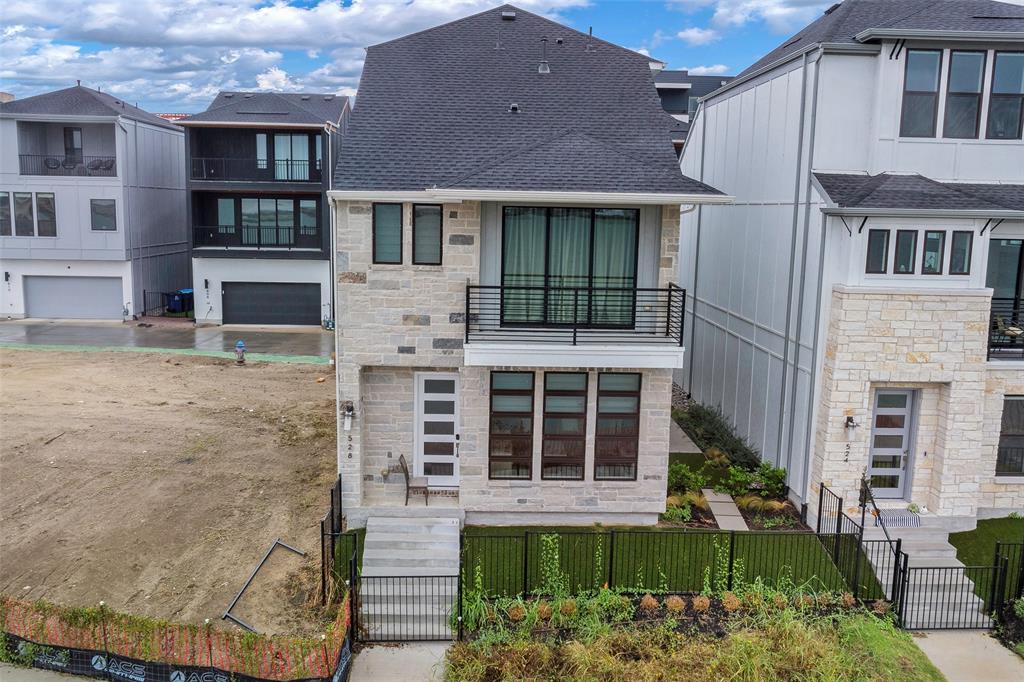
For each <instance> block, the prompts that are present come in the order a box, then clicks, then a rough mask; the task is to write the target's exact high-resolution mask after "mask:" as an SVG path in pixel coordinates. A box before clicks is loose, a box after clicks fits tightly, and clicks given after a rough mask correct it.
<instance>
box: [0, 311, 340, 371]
mask: <svg viewBox="0 0 1024 682" xmlns="http://www.w3.org/2000/svg"><path fill="white" fill-rule="evenodd" d="M149 323H150V322H149V319H145V321H144V322H137V321H136V322H124V323H122V322H75V321H62V320H5V321H2V322H0V346H7V347H15V348H31V347H37V348H39V349H41V350H45V349H47V348H51V347H60V349H61V350H75V349H77V350H170V351H178V352H185V353H196V354H203V355H207V354H210V355H220V354H223V353H230V354H232V356H233V354H234V350H235V342H236V341H238V340H239V339H242V340H243V341H245V345H246V349H247V352H248V353H250V354H257V355H265V356H281V357H294V356H302V357H308V358H320V359H321V361H323V362H326V361H327V359H328V358H329V357H330V355H331V352H332V351H333V350H334V335H333V333H332V332H328V331H324V330H322V329H319V328H316V327H310V328H299V327H282V328H275V327H259V326H250V325H228V326H223V327H195V326H194V325H193V324H192V323H191V322H188V321H186V320H173V321H171V320H168V321H163V320H160V319H159V318H157V320H156V321H155V322H153V323H152V326H140V324H149ZM254 359H256V358H254Z"/></svg>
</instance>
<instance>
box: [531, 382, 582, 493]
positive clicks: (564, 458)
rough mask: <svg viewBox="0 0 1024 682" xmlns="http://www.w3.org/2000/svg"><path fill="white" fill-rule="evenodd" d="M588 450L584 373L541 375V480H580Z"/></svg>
mask: <svg viewBox="0 0 1024 682" xmlns="http://www.w3.org/2000/svg"><path fill="white" fill-rule="evenodd" d="M586 449H587V373H586V372H547V373H546V374H545V375H544V442H543V446H542V448H541V478H545V479H569V480H583V466H584V458H585V456H586Z"/></svg>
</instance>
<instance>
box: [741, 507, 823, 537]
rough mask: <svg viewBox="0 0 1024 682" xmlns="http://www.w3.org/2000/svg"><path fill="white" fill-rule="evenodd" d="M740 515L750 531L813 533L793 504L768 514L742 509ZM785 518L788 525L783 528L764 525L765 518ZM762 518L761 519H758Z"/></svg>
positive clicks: (782, 526)
mask: <svg viewBox="0 0 1024 682" xmlns="http://www.w3.org/2000/svg"><path fill="white" fill-rule="evenodd" d="M740 514H741V515H742V516H743V520H744V521H746V522H747V528H749V529H750V530H767V531H773V530H777V531H790V532H792V531H794V530H801V531H806V532H811V531H812V530H813V529H812V528H811V527H810V526H808V525H807V524H806V523H804V522H802V521H801V520H800V512H799V511H798V510H797V508H796V507H794V506H793V503H792V502H787V503H786V508H785V509H783V510H782V511H778V512H772V513H766V512H752V511H748V510H746V509H741V510H740ZM777 516H784V517H786V519H787V523H786V524H785V525H781V526H772V527H771V528H765V526H764V524H763V523H762V521H763V519H764V518H765V517H777ZM758 517H761V518H758Z"/></svg>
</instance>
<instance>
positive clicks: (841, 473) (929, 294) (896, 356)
mask: <svg viewBox="0 0 1024 682" xmlns="http://www.w3.org/2000/svg"><path fill="white" fill-rule="evenodd" d="M990 297H991V291H989V290H987V289H983V290H966V289H965V290H948V289H943V290H926V289H915V290H904V291H894V290H885V289H876V288H869V287H848V286H843V285H836V286H835V287H834V289H833V292H832V301H831V315H830V319H829V324H828V332H827V337H826V343H825V358H824V364H823V368H822V372H821V381H822V384H821V396H820V403H819V410H818V424H817V429H816V433H815V447H814V455H813V459H812V463H811V466H812V468H811V475H812V478H811V482H812V484H813V488H812V493H816V491H817V486H818V483H820V482H824V483H825V484H826V485H828V486H829V487H830V488H832V489H833V490H836V491H837V492H838V493H839V494H841V495H843V496H844V498H845V499H847V500H852V501H854V502H853V503H854V504H855V501H856V499H857V488H858V481H859V479H860V475H861V472H862V471H863V469H864V467H865V466H866V465H867V461H868V440H869V438H870V434H871V415H872V408H873V404H874V393H875V390H876V389H878V388H913V389H917V390H918V409H919V413H918V414H919V423H918V429H917V437H916V442H915V446H914V453H913V460H912V463H911V466H912V467H913V480H912V482H911V485H912V488H911V499H912V500H913V501H914V502H917V503H918V504H920V505H922V506H927V507H928V508H929V510H931V511H933V512H938V513H940V514H946V515H973V514H974V513H975V512H976V510H977V508H978V506H979V503H980V501H981V496H982V483H983V482H984V481H986V480H991V472H992V468H991V467H988V465H987V464H986V458H987V457H988V456H987V455H986V454H985V453H986V448H988V447H989V446H988V445H987V444H988V443H989V442H990V441H991V435H992V434H991V426H990V425H989V420H988V418H987V417H986V407H985V393H986V344H987V333H988V321H989V305H990ZM847 416H852V417H853V418H854V419H855V420H856V421H857V423H859V424H860V427H859V428H856V429H853V430H852V432H850V433H848V429H846V428H845V426H844V422H845V419H846V417H847ZM996 434H997V435H998V429H996ZM988 459H989V460H990V461H991V462H993V463H994V455H992V456H991V457H988ZM993 465H994V464H993ZM986 467H988V468H987V469H986ZM811 499H812V500H813V502H812V505H813V504H816V502H817V495H816V494H812V495H811Z"/></svg>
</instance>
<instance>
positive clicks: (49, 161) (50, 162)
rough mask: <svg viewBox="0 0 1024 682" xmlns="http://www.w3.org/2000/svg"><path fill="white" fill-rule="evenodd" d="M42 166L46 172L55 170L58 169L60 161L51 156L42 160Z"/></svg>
mask: <svg viewBox="0 0 1024 682" xmlns="http://www.w3.org/2000/svg"><path fill="white" fill-rule="evenodd" d="M43 165H44V166H46V169H47V170H57V169H58V168H60V159H58V158H56V157H53V156H47V157H46V158H45V159H43Z"/></svg>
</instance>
